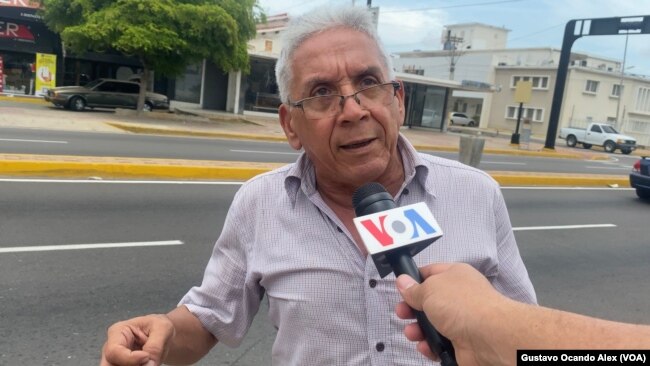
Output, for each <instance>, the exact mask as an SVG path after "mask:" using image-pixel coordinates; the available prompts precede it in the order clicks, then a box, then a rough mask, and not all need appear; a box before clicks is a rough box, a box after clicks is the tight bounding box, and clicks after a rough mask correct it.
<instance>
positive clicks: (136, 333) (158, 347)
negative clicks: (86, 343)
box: [100, 315, 174, 366]
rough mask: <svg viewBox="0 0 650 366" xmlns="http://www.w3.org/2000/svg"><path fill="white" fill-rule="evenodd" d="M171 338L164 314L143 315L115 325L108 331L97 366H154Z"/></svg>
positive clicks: (170, 326)
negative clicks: (98, 365)
mask: <svg viewBox="0 0 650 366" xmlns="http://www.w3.org/2000/svg"><path fill="white" fill-rule="evenodd" d="M173 336H174V325H173V324H172V322H171V320H169V318H168V317H167V316H165V315H147V316H141V317H138V318H133V319H129V320H125V321H122V322H118V323H115V324H113V325H111V326H110V327H109V328H108V332H107V340H106V343H104V347H103V348H102V359H101V361H100V366H142V365H146V366H158V365H160V364H162V361H163V360H164V359H165V355H166V353H167V345H168V344H169V341H170V340H171V339H172V337H173Z"/></svg>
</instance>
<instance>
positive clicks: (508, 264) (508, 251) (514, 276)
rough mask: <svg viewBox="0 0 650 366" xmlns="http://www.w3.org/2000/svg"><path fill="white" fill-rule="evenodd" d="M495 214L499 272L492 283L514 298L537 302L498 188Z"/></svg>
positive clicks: (498, 289) (495, 198)
mask: <svg viewBox="0 0 650 366" xmlns="http://www.w3.org/2000/svg"><path fill="white" fill-rule="evenodd" d="M494 216H495V223H496V239H497V255H498V263H499V274H498V276H496V278H494V279H493V280H492V285H493V286H494V288H495V289H497V291H499V292H501V293H502V294H504V295H506V296H508V297H510V298H512V299H514V300H517V301H521V302H525V303H529V304H537V296H536V295H535V289H534V288H533V284H532V283H531V281H530V278H529V277H528V271H527V270H526V266H524V262H523V260H522V259H521V255H520V254H519V248H518V247H517V242H516V241H515V235H514V233H513V231H512V225H511V224H510V217H509V216H508V210H507V208H506V204H505V201H504V199H503V195H502V194H501V190H500V189H498V188H497V189H495V191H494Z"/></svg>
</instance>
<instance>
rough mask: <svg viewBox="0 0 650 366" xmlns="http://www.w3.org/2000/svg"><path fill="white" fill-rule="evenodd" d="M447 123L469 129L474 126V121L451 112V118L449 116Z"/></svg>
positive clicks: (464, 115)
mask: <svg viewBox="0 0 650 366" xmlns="http://www.w3.org/2000/svg"><path fill="white" fill-rule="evenodd" d="M449 121H450V122H451V124H452V125H461V126H469V127H474V126H476V121H474V120H473V119H471V118H469V117H468V116H467V115H466V114H465V113H459V112H453V113H452V114H451V116H449Z"/></svg>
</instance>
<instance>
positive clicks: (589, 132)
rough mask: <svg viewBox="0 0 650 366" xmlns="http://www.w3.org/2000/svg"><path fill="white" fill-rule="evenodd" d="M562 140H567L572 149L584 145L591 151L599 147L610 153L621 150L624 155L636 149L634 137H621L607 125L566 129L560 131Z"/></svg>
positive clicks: (591, 124)
mask: <svg viewBox="0 0 650 366" xmlns="http://www.w3.org/2000/svg"><path fill="white" fill-rule="evenodd" d="M560 138H561V139H566V144H567V146H570V147H574V146H576V144H582V147H584V148H585V149H591V147H592V146H594V145H598V146H602V147H603V148H604V149H605V151H607V152H609V153H611V152H614V151H616V149H619V150H621V152H622V153H623V154H629V153H631V152H632V151H634V150H635V149H636V140H635V139H634V137H630V136H626V135H621V134H619V133H618V132H617V131H616V129H614V127H613V126H612V125H608V124H606V123H590V124H589V126H587V128H586V129H582V128H572V127H565V128H562V129H560Z"/></svg>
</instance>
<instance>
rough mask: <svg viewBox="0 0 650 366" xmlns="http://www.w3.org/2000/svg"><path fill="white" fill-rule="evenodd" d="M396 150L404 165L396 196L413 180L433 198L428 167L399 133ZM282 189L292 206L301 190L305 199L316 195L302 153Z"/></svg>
mask: <svg viewBox="0 0 650 366" xmlns="http://www.w3.org/2000/svg"><path fill="white" fill-rule="evenodd" d="M397 150H398V151H399V153H400V154H401V155H402V163H403V164H404V183H403V184H402V187H401V188H400V191H399V192H398V194H397V195H398V196H399V195H400V194H401V193H402V191H403V190H404V188H406V187H407V186H408V185H409V184H411V182H413V180H414V179H415V181H417V183H418V184H420V185H421V186H422V188H423V189H424V190H425V191H426V192H427V193H428V194H430V195H432V196H434V197H435V196H436V195H435V193H434V190H433V188H434V187H433V186H432V185H431V184H427V180H428V176H429V172H430V171H429V167H428V166H427V165H426V163H425V161H424V159H422V157H421V156H420V155H419V154H418V152H417V151H416V150H415V148H414V147H413V145H411V143H410V142H409V141H408V140H407V139H406V137H404V136H403V135H402V134H401V133H400V134H399V136H398V138H397ZM284 188H285V190H286V192H287V195H288V196H289V199H290V200H291V204H292V205H295V204H296V199H297V196H298V192H299V191H301V190H302V191H303V193H304V194H305V195H306V196H307V197H309V196H311V195H313V194H315V193H316V174H315V171H314V164H313V163H312V162H311V160H309V158H308V157H307V154H305V153H304V152H303V153H302V154H301V155H300V156H299V157H298V160H297V161H296V162H295V163H294V164H293V166H292V167H291V168H290V169H289V171H288V174H287V177H286V178H285V180H284Z"/></svg>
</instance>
